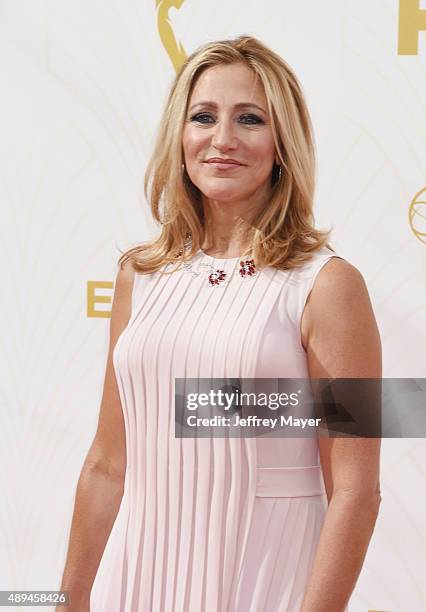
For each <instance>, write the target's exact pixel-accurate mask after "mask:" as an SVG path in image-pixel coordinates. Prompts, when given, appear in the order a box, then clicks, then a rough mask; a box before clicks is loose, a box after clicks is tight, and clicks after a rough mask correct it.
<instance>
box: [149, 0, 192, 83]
mask: <svg viewBox="0 0 426 612" xmlns="http://www.w3.org/2000/svg"><path fill="white" fill-rule="evenodd" d="M155 2H156V6H157V26H158V32H159V34H160V39H161V42H162V43H163V46H164V48H165V50H166V51H167V53H168V55H169V57H170V60H171V62H172V64H173V67H174V69H175V70H176V72H177V71H178V70H179V68H180V67H181V65H182V64H183V62H184V61H185V60H186V53H185V49H184V48H183V46H182V43H181V42H180V41H177V40H176V36H175V33H174V32H173V29H172V26H171V24H170V19H169V10H170V9H171V8H172V7H173V8H176V9H180V7H181V6H182V4H183V3H184V2H185V0H155Z"/></svg>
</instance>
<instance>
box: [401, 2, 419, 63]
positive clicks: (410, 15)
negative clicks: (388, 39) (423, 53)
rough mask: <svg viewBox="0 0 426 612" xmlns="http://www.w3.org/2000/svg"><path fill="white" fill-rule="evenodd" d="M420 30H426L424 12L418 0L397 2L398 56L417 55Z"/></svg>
mask: <svg viewBox="0 0 426 612" xmlns="http://www.w3.org/2000/svg"><path fill="white" fill-rule="evenodd" d="M421 30H423V31H424V30H426V10H424V9H421V8H420V0H399V27H398V55H417V54H418V52H419V32H420V31H421Z"/></svg>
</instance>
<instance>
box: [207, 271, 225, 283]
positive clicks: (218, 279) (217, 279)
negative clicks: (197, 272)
mask: <svg viewBox="0 0 426 612" xmlns="http://www.w3.org/2000/svg"><path fill="white" fill-rule="evenodd" d="M225 278H226V272H225V270H214V271H213V272H211V274H209V284H210V286H211V287H217V285H219V284H220V283H223V281H224V280H225Z"/></svg>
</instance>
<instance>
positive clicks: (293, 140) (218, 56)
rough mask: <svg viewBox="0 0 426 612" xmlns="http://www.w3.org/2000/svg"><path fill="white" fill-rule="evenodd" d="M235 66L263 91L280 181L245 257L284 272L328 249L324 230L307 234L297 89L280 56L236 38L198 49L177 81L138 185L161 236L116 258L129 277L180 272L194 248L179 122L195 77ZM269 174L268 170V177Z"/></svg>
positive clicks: (196, 224) (304, 137)
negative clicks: (169, 266)
mask: <svg viewBox="0 0 426 612" xmlns="http://www.w3.org/2000/svg"><path fill="white" fill-rule="evenodd" d="M237 62H238V63H243V64H245V65H246V66H248V67H249V68H250V69H251V70H252V71H253V72H254V73H255V74H256V75H258V77H259V78H260V80H261V82H262V84H263V87H264V91H265V95H266V99H267V104H268V110H269V114H270V117H271V128H272V132H273V138H274V142H275V148H276V155H277V157H278V159H279V163H280V164H281V168H282V172H281V178H280V180H278V181H276V182H275V183H272V180H271V197H270V202H269V204H268V205H267V206H266V207H264V208H263V209H262V210H260V211H259V212H258V214H257V216H256V218H255V219H254V220H253V224H252V226H251V228H250V232H249V233H250V235H249V236H248V240H249V244H250V249H249V250H250V254H251V257H253V258H254V260H255V262H256V266H258V267H263V266H267V265H269V266H273V267H275V268H278V269H282V270H290V269H291V268H294V267H297V266H299V265H300V264H302V263H303V262H305V261H307V260H309V259H310V258H311V256H312V254H313V253H314V252H315V251H317V250H318V249H320V248H321V247H323V246H324V245H325V246H326V247H328V248H329V249H331V247H330V245H329V244H328V242H327V241H328V238H329V234H330V231H331V230H328V231H320V230H317V229H315V227H314V216H313V210H312V209H313V199H314V189H315V164H316V159H315V145H314V137H313V130H312V124H311V119H310V116H309V112H308V109H307V105H306V102H305V99H304V96H303V92H302V88H301V86H300V84H299V82H298V80H297V78H296V76H295V74H294V73H293V71H292V69H291V68H290V66H289V65H288V64H287V63H286V62H285V61H284V60H283V59H282V58H281V57H280V56H279V55H277V54H276V53H274V52H273V51H272V50H271V49H269V48H268V47H267V46H265V45H264V44H263V43H261V42H260V41H259V40H258V39H256V38H254V37H252V36H239V37H237V38H235V39H233V40H220V41H216V42H211V43H208V44H206V45H204V46H202V47H200V48H199V49H197V50H196V51H195V52H194V53H192V55H190V56H189V57H188V59H187V60H186V61H185V62H184V64H183V65H182V67H181V69H180V70H179V72H178V74H177V75H176V78H175V80H174V82H173V84H172V87H171V90H170V92H169V95H168V99H167V103H166V106H165V109H164V112H163V116H162V119H161V121H160V128H159V131H158V134H157V139H156V143H155V147H154V151H153V154H152V156H151V158H150V160H149V162H148V166H147V169H146V173H145V179H144V194H145V197H146V198H147V199H148V201H149V202H150V206H151V211H152V215H153V217H154V219H155V221H157V222H158V223H159V224H160V226H161V233H160V235H159V236H158V237H157V238H156V239H154V240H152V241H150V242H147V243H145V244H141V245H138V246H136V247H133V248H131V249H129V250H128V251H126V252H125V253H123V254H122V255H121V257H120V259H119V264H124V262H125V261H126V260H128V259H130V260H131V261H132V266H133V268H134V269H135V270H136V271H138V272H140V273H143V274H148V273H150V272H154V271H156V270H159V269H160V268H161V267H162V266H163V265H164V264H166V263H171V262H176V263H177V264H178V266H179V264H180V263H182V262H183V261H187V260H188V259H189V258H191V257H192V256H193V255H195V253H197V252H198V251H199V249H200V248H201V245H202V244H203V239H204V225H203V222H204V214H203V206H202V194H201V192H200V191H199V190H198V188H197V187H196V186H195V185H194V184H193V183H192V181H191V180H190V178H189V176H188V175H187V174H186V172H184V173H183V172H182V164H183V151H182V133H183V127H184V123H185V116H186V113H187V106H188V101H189V99H190V96H191V93H192V90H193V87H194V85H195V83H196V81H197V79H198V77H199V76H200V75H201V74H202V72H204V70H206V69H207V68H210V67H212V66H218V65H220V64H233V63H237ZM275 168H276V166H275V167H274V169H275ZM274 174H275V172H274V170H273V172H272V177H273V175H274ZM272 177H271V178H272ZM331 250H333V249H331Z"/></svg>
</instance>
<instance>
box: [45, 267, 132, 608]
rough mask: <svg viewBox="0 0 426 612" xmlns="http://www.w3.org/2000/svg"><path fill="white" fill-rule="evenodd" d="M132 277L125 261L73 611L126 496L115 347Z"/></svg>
mask: <svg viewBox="0 0 426 612" xmlns="http://www.w3.org/2000/svg"><path fill="white" fill-rule="evenodd" d="M133 277H134V271H133V269H132V268H131V266H130V264H129V263H126V265H125V266H124V268H123V269H120V270H119V271H118V273H117V278H116V282H115V290H114V299H113V303H112V310H111V321H110V340H109V350H108V357H107V363H106V371H105V380H104V388H103V394H102V401H101V407H100V411H99V421H98V427H97V431H96V434H95V437H94V439H93V442H92V445H91V447H90V449H89V451H88V453H87V456H86V459H85V462H84V464H83V468H82V470H81V474H80V478H79V481H78V484H77V490H76V496H75V505H74V513H73V517H72V523H71V531H70V538H69V544H68V554H67V559H66V563H65V569H64V573H63V578H62V584H61V590H64V591H65V590H66V591H68V592H69V595H70V605H69V607H67V611H68V612H88V611H89V602H90V591H91V588H92V584H93V581H94V579H95V576H96V572H97V569H98V566H99V562H100V560H101V557H102V554H103V551H104V549H105V545H106V542H107V540H108V536H109V534H110V532H111V529H112V526H113V524H114V521H115V518H116V516H117V512H118V509H119V507H120V503H121V499H122V496H123V486H124V476H125V470H126V441H125V428H124V419H123V413H122V407H121V402H120V396H119V392H118V387H117V382H116V378H115V373H114V369H113V363H112V352H113V349H114V347H115V344H116V342H117V339H118V337H119V335H120V334H121V332H122V331H123V329H124V328H125V327H126V325H127V323H128V320H129V317H130V310H131V294H132V287H133ZM59 609H60V610H61V611H62V610H63V609H64V607H63V606H58V608H57V610H59Z"/></svg>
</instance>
